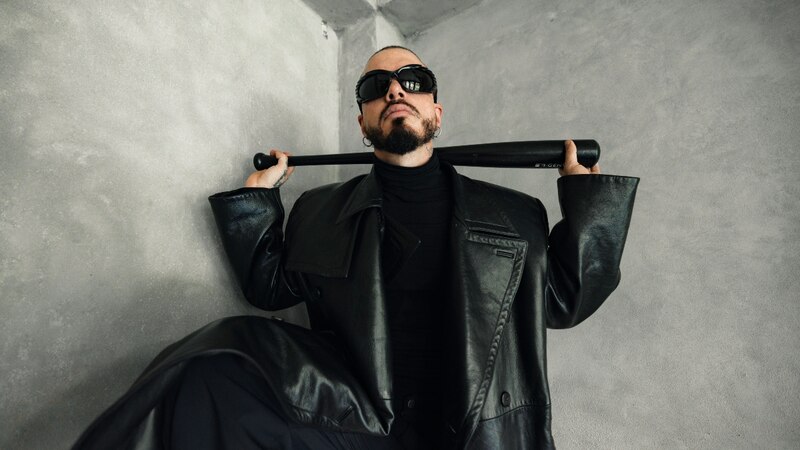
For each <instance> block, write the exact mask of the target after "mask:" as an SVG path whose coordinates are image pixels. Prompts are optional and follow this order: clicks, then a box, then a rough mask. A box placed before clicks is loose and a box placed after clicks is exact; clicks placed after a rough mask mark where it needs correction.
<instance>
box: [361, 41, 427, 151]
mask: <svg viewBox="0 0 800 450" xmlns="http://www.w3.org/2000/svg"><path fill="white" fill-rule="evenodd" d="M409 64H421V61H420V60H419V59H418V58H417V57H416V56H414V54H413V53H411V52H408V51H406V50H403V49H397V48H390V49H386V50H384V51H382V52H380V53H378V54H376V55H374V56H373V57H372V58H370V60H369V61H368V62H367V66H366V67H365V68H364V72H363V73H366V72H369V71H370V70H378V69H381V70H389V71H394V70H397V69H399V68H400V67H403V66H407V65H409ZM361 107H362V113H361V114H360V115H359V116H358V123H359V125H360V126H361V132H362V134H363V135H364V136H366V137H367V138H368V139H369V140H370V141H371V142H372V143H373V144H374V146H375V148H376V149H378V150H385V151H387V152H391V153H396V154H401V155H402V154H405V153H408V152H410V151H412V150H414V149H416V148H417V147H418V146H420V145H422V144H425V143H428V142H430V140H431V138H432V137H433V133H434V132H435V131H436V130H437V129H438V128H439V127H440V126H441V121H442V106H441V105H439V104H438V103H434V101H433V94H430V93H409V92H406V91H404V90H403V88H402V87H400V83H398V82H397V80H395V79H392V80H391V84H390V85H389V90H388V91H387V92H386V95H384V96H383V97H379V98H376V99H374V100H370V101H368V102H364V103H363V104H362V105H361Z"/></svg>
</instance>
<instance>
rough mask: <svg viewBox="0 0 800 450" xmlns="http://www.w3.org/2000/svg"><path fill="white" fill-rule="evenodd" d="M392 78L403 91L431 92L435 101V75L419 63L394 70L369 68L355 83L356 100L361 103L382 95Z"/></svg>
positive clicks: (359, 105)
mask: <svg viewBox="0 0 800 450" xmlns="http://www.w3.org/2000/svg"><path fill="white" fill-rule="evenodd" d="M392 78H394V79H396V80H397V82H398V83H400V87H402V88H403V90H404V91H406V92H410V93H412V94H418V93H421V92H424V93H426V94H433V101H434V102H435V101H436V91H437V88H436V76H434V75H433V72H431V71H430V70H429V69H428V68H427V67H424V66H421V65H419V64H411V65H408V66H403V67H401V68H399V69H397V70H395V71H394V72H390V71H388V70H371V71H369V72H367V73H365V74H364V75H363V76H362V77H361V78H360V79H359V80H358V83H356V102H357V103H358V107H359V108H360V107H361V104H362V103H364V102H368V101H370V100H375V99H376V98H380V97H383V96H384V95H386V93H387V92H389V85H391V84H392Z"/></svg>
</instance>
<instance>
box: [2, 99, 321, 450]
mask: <svg viewBox="0 0 800 450" xmlns="http://www.w3.org/2000/svg"><path fill="white" fill-rule="evenodd" d="M237 124H238V126H237V128H238V129H239V130H240V134H239V136H237V137H236V138H235V139H234V140H233V142H232V143H231V145H230V146H226V149H227V148H233V149H235V150H234V151H228V150H226V149H210V151H209V152H208V153H206V154H204V155H196V154H195V153H194V152H195V151H202V150H203V149H182V154H180V155H175V153H173V154H172V155H165V160H169V161H170V162H173V163H177V164H176V165H177V166H179V167H177V168H175V169H176V170H178V171H179V172H178V173H177V174H176V176H177V177H184V176H186V177H189V176H191V177H193V179H198V180H207V181H208V180H210V182H208V184H209V185H203V186H199V187H198V185H197V183H185V184H182V183H177V184H176V183H174V182H170V181H169V180H166V179H165V180H164V181H163V182H164V185H163V186H161V185H156V186H152V185H151V186H141V185H142V180H141V179H140V175H142V174H143V173H146V171H147V170H154V169H152V168H148V167H146V164H144V163H142V164H141V165H139V166H134V167H132V168H130V169H133V170H125V171H119V176H120V179H118V180H117V183H119V184H120V185H122V186H137V183H138V186H139V187H141V189H124V190H120V189H118V190H116V191H115V192H113V193H107V195H110V196H113V195H119V196H120V197H119V198H111V204H115V202H116V204H117V205H120V204H122V205H123V207H117V208H116V209H115V211H116V212H119V213H120V214H121V215H122V217H105V218H104V216H108V215H110V214H111V213H110V211H109V210H108V209H103V207H102V205H99V204H98V203H96V202H93V201H85V202H84V201H82V202H81V205H84V206H85V207H86V208H91V209H95V211H92V216H97V217H99V220H101V221H102V222H101V223H100V225H97V226H92V227H89V228H88V229H86V224H85V223H83V222H81V220H82V221H85V220H86V219H85V217H78V216H74V215H73V214H72V212H71V211H64V213H63V214H61V212H60V211H57V210H55V209H54V210H53V212H52V214H53V215H54V217H55V216H58V217H59V221H58V222H55V223H54V224H53V225H51V228H54V227H57V228H59V229H61V230H64V232H65V233H70V232H73V231H74V230H78V231H74V232H76V233H80V234H81V235H80V236H77V237H76V238H75V241H74V242H78V241H80V242H78V244H79V245H80V246H82V247H83V248H81V249H79V250H80V252H81V254H82V255H85V256H86V257H87V260H84V261H78V258H79V257H80V256H81V255H66V256H65V255H63V254H62V255H59V254H57V253H56V254H51V255H47V254H46V253H47V252H48V251H50V250H49V249H40V250H38V251H39V252H43V253H44V254H45V259H56V260H58V261H62V262H63V263H58V264H54V266H55V267H61V268H60V269H56V271H57V272H61V273H60V274H57V276H58V277H59V278H60V279H67V278H70V277H72V278H77V279H78V281H77V282H75V284H74V286H72V287H71V288H70V289H69V290H68V292H67V291H65V290H59V289H57V287H56V286H53V285H50V287H47V286H45V287H44V291H39V293H38V294H36V292H31V290H32V289H31V286H30V285H29V286H27V287H26V286H24V285H23V286H20V289H24V290H25V291H24V292H23V294H25V295H28V296H33V295H36V296H37V297H39V298H41V299H42V300H41V303H40V304H44V303H49V304H50V305H51V306H50V307H57V308H58V309H59V311H58V314H60V315H61V316H63V317H64V319H65V320H68V321H70V323H69V326H70V327H71V329H72V330H79V331H78V333H76V334H74V335H73V336H70V337H67V338H66V339H67V341H66V342H65V343H64V344H63V345H62V344H59V346H60V347H61V350H54V349H53V343H52V341H53V340H56V339H60V340H64V339H65V338H64V335H63V334H62V335H56V336H52V334H53V331H48V330H43V332H42V333H38V334H34V337H33V338H32V339H34V340H32V341H31V345H30V349H31V350H32V351H35V352H36V353H37V354H38V355H44V356H42V361H40V362H39V363H38V364H39V368H24V369H21V371H20V373H23V375H24V374H28V375H31V376H29V377H27V378H28V379H27V380H24V379H23V380H22V383H18V384H21V386H14V389H18V391H17V392H18V395H15V399H13V400H12V401H11V402H9V404H8V405H7V406H8V407H9V408H10V409H11V410H12V411H13V410H14V409H16V408H14V404H13V403H18V404H19V403H24V402H38V404H36V405H35V407H32V408H31V409H33V410H34V411H35V412H33V414H31V415H28V416H27V417H26V416H20V415H17V416H16V420H13V419H14V414H13V413H12V412H11V411H7V414H8V415H6V417H9V418H10V419H12V421H11V423H7V424H6V425H7V426H8V428H7V429H8V430H9V431H11V432H10V433H9V435H7V436H3V437H2V440H3V441H4V442H2V443H0V448H64V447H65V446H68V445H71V444H72V443H73V442H74V441H75V439H77V437H78V435H79V434H80V433H81V432H82V431H83V430H84V429H85V428H86V427H87V426H88V425H89V423H90V422H91V421H92V420H94V419H95V418H96V417H97V416H98V415H99V414H100V413H101V412H102V411H103V410H105V409H106V408H107V407H109V406H110V405H111V404H112V403H113V402H114V401H115V400H116V399H117V398H119V396H121V395H122V394H123V393H124V392H125V391H126V390H127V389H128V388H129V387H130V385H131V384H132V382H133V381H134V380H135V379H136V377H138V375H139V374H140V373H141V371H142V370H143V369H144V368H145V366H146V365H147V364H148V362H150V361H151V360H152V359H153V358H154V357H155V356H156V355H157V354H158V353H159V352H160V351H161V350H162V349H163V348H164V347H166V346H167V345H169V344H170V343H172V342H174V341H176V340H178V339H180V338H182V337H183V336H185V335H186V334H188V333H190V332H192V331H194V330H196V329H197V328H199V327H201V326H203V325H205V324H207V323H209V322H211V321H214V320H217V319H219V318H222V317H227V316H232V315H241V314H255V315H266V316H273V315H275V316H280V317H282V318H284V319H286V320H287V321H290V322H293V323H298V324H301V325H305V324H306V323H307V316H306V313H305V307H304V306H303V305H299V306H297V307H294V308H291V309H288V310H284V311H280V312H263V311H261V310H258V309H256V308H254V307H251V306H249V304H247V303H246V301H245V299H244V297H243V295H242V293H241V290H240V289H239V286H238V284H237V282H236V278H235V276H234V274H233V271H232V269H231V267H230V264H229V263H228V261H227V256H226V255H225V252H224V250H223V248H222V246H221V244H220V241H219V238H218V234H217V230H216V224H215V222H214V219H213V216H212V214H211V210H210V208H209V206H208V201H207V197H208V195H211V194H213V193H215V192H217V191H225V190H232V189H236V188H238V187H240V186H242V184H243V181H244V179H245V178H246V176H247V175H248V174H249V173H250V172H251V171H253V170H254V169H253V168H252V162H251V158H252V155H253V153H255V152H257V151H265V150H266V149H268V148H269V147H285V148H287V149H289V148H292V147H298V148H300V147H301V146H310V144H308V142H309V139H311V140H313V141H314V142H316V141H318V140H319V139H320V138H319V137H320V136H323V134H322V133H321V131H322V130H320V128H319V125H318V124H317V123H315V122H314V121H313V120H308V117H304V116H303V115H302V112H301V111H300V110H299V108H298V106H297V105H289V104H286V103H285V102H281V101H280V100H276V99H275V98H272V97H269V96H266V95H261V96H253V97H251V98H250V101H249V102H248V103H246V104H244V105H243V107H242V111H241V113H240V115H239V122H238V123H237ZM300 124H302V125H303V126H302V130H301V127H300ZM205 126H208V125H207V124H199V125H198V128H202V127H205ZM199 131H201V132H202V131H203V130H199ZM301 133H302V134H301ZM316 146H319V144H316ZM107 150H108V152H109V153H110V154H111V155H114V154H117V153H118V152H122V150H121V149H119V148H117V149H114V148H113V146H111V147H109V148H107ZM206 150H209V149H206ZM53 157H54V158H55V160H54V161H53V167H62V168H63V167H70V166H73V167H74V166H75V164H76V162H75V161H74V160H73V159H71V158H69V155H53ZM61 158H63V161H58V159H61ZM110 159H113V158H110ZM239 160H241V162H239ZM231 161H234V162H231ZM96 162H97V164H92V165H91V166H90V169H92V171H93V172H95V173H94V175H93V176H94V177H96V178H103V177H104V176H105V175H104V174H103V173H102V172H106V171H109V172H108V173H111V172H110V171H118V170H117V169H116V167H113V164H109V160H108V159H105V158H102V157H100V158H99V160H98V161H96ZM198 163H199V164H202V167H194V166H196V165H198ZM166 164H169V162H167V163H166ZM84 169H85V168H84ZM155 170H164V169H158V168H156V169H155ZM170 170H172V169H170ZM97 171H100V172H101V173H100V174H97V173H96V172H97ZM181 172H183V173H181ZM60 173H61V174H62V175H64V174H72V176H73V177H75V178H77V179H71V180H62V181H63V182H65V186H70V185H72V187H71V188H67V189H65V190H63V191H61V192H60V193H59V192H55V193H53V194H52V196H54V197H56V198H48V200H47V201H48V202H52V203H53V205H55V206H54V208H69V207H70V206H72V205H74V204H75V201H76V200H75V197H73V196H77V195H78V192H79V191H82V193H81V194H80V195H82V196H85V197H90V196H92V195H96V194H97V191H98V189H99V188H98V186H96V185H91V182H90V181H87V180H88V179H89V178H87V177H79V175H83V172H82V171H81V170H74V169H73V170H65V171H61V172H60ZM90 175H92V174H90ZM148 175H149V176H150V177H151V179H152V174H148ZM317 175H318V176H316V178H315V177H313V176H312V179H310V180H307V181H308V182H310V183H314V184H318V181H319V180H318V179H319V178H323V179H324V178H330V177H326V175H325V174H324V173H323V174H321V175H320V174H319V173H317ZM292 181H293V182H291V183H290V185H287V186H286V187H285V188H283V189H282V191H283V192H282V194H283V197H284V206H285V207H286V210H287V211H288V210H289V208H290V206H291V205H292V204H293V203H294V201H295V200H296V198H297V197H298V196H299V194H300V193H301V192H302V191H305V190H307V189H308V188H310V187H313V186H314V185H311V186H309V185H304V184H303V183H300V182H298V181H301V180H298V179H293V180H292ZM101 188H102V186H101ZM93 191H95V192H93ZM160 195H164V196H169V197H171V198H170V199H168V200H169V201H168V202H167V203H166V205H165V204H161V205H159V203H158V199H156V205H155V206H153V196H156V197H157V196H160ZM52 196H51V197H52ZM131 197H133V198H131ZM39 201H40V202H43V200H42V199H39ZM169 202H173V203H171V204H172V205H174V204H175V203H177V204H179V205H180V204H181V203H183V208H185V210H184V211H178V212H171V211H163V210H162V211H159V208H163V209H169V206H170V203H169ZM98 205H99V206H98ZM178 207H180V206H178ZM143 209H146V211H143ZM112 215H113V214H112ZM169 217H173V218H172V219H170V218H169ZM153 221H157V222H158V225H159V226H157V227H153ZM170 222H172V223H170ZM176 222H180V223H176ZM148 230H149V231H148ZM154 231H155V232H154ZM65 242H66V243H65V244H63V245H64V246H62V247H59V248H57V249H55V251H56V252H63V253H70V252H71V247H70V246H73V247H74V245H75V244H73V243H72V241H71V240H69V239H67V240H65ZM87 248H88V250H87ZM154 248H155V249H156V251H157V252H172V251H178V252H180V253H181V254H185V255H183V257H182V258H181V259H182V260H183V261H182V263H179V264H178V265H177V266H175V267H159V266H160V263H159V261H155V262H154V261H152V260H151V258H150V257H148V252H149V254H151V255H152V254H153V249H154ZM82 252H85V253H82ZM198 256H200V258H197V257H198ZM165 259H167V260H168V259H169V258H165ZM58 261H56V262H58ZM69 261H72V264H70V263H69ZM78 266H79V267H78ZM51 270H52V269H51ZM76 271H77V272H76ZM176 272H177V273H176ZM192 272H194V273H192ZM197 273H208V274H210V276H209V277H208V278H207V279H201V280H200V281H199V282H198V278H200V277H198V276H197ZM182 274H187V276H182ZM59 297H60V298H59ZM38 313H39V312H38V311H29V314H38ZM48 333H49V334H48ZM54 352H58V356H57V357H53V356H52V355H53V353H54ZM53 359H56V360H55V361H54V360H53ZM25 391H34V392H35V391H38V393H37V394H34V395H33V396H31V397H28V398H26V396H25V395H24V394H23V393H24V392H25ZM31 398H32V399H33V400H31ZM12 430H13V431H12Z"/></svg>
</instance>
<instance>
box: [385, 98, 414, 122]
mask: <svg viewBox="0 0 800 450" xmlns="http://www.w3.org/2000/svg"><path fill="white" fill-rule="evenodd" d="M394 105H405V106H406V107H407V108H408V109H410V110H411V112H413V113H414V114H416V115H417V117H419V111H418V110H417V108H414V107H413V106H412V105H411V104H409V103H406V102H405V101H404V100H395V101H393V102H390V103H389V104H388V105H386V108H383V111H381V119H384V118H385V117H386V112H387V111H389V108H391V107H392V106H394Z"/></svg>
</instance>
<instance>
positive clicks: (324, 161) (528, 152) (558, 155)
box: [253, 139, 600, 170]
mask: <svg viewBox="0 0 800 450" xmlns="http://www.w3.org/2000/svg"><path fill="white" fill-rule="evenodd" d="M573 142H575V147H576V148H577V149H578V162H579V163H580V164H581V165H583V166H585V167H592V166H594V165H595V164H597V161H598V160H599V159H600V144H598V143H597V141H595V140H591V139H575V140H573ZM435 151H436V154H437V155H438V156H439V160H440V161H446V162H448V163H450V164H452V165H454V166H475V167H517V168H559V167H562V166H563V164H564V141H518V142H498V143H490V144H471V145H456V146H452V147H438V148H436V149H435ZM374 162H375V154H374V153H373V152H361V153H338V154H331V155H307V156H290V157H289V165H290V166H321V165H334V164H373V163H374ZM277 163H278V160H277V159H276V158H273V157H272V156H269V155H266V154H264V153H256V155H255V156H254V157H253V165H254V166H255V167H256V170H263V169H267V168H269V167H272V166H274V165H275V164H277Z"/></svg>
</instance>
